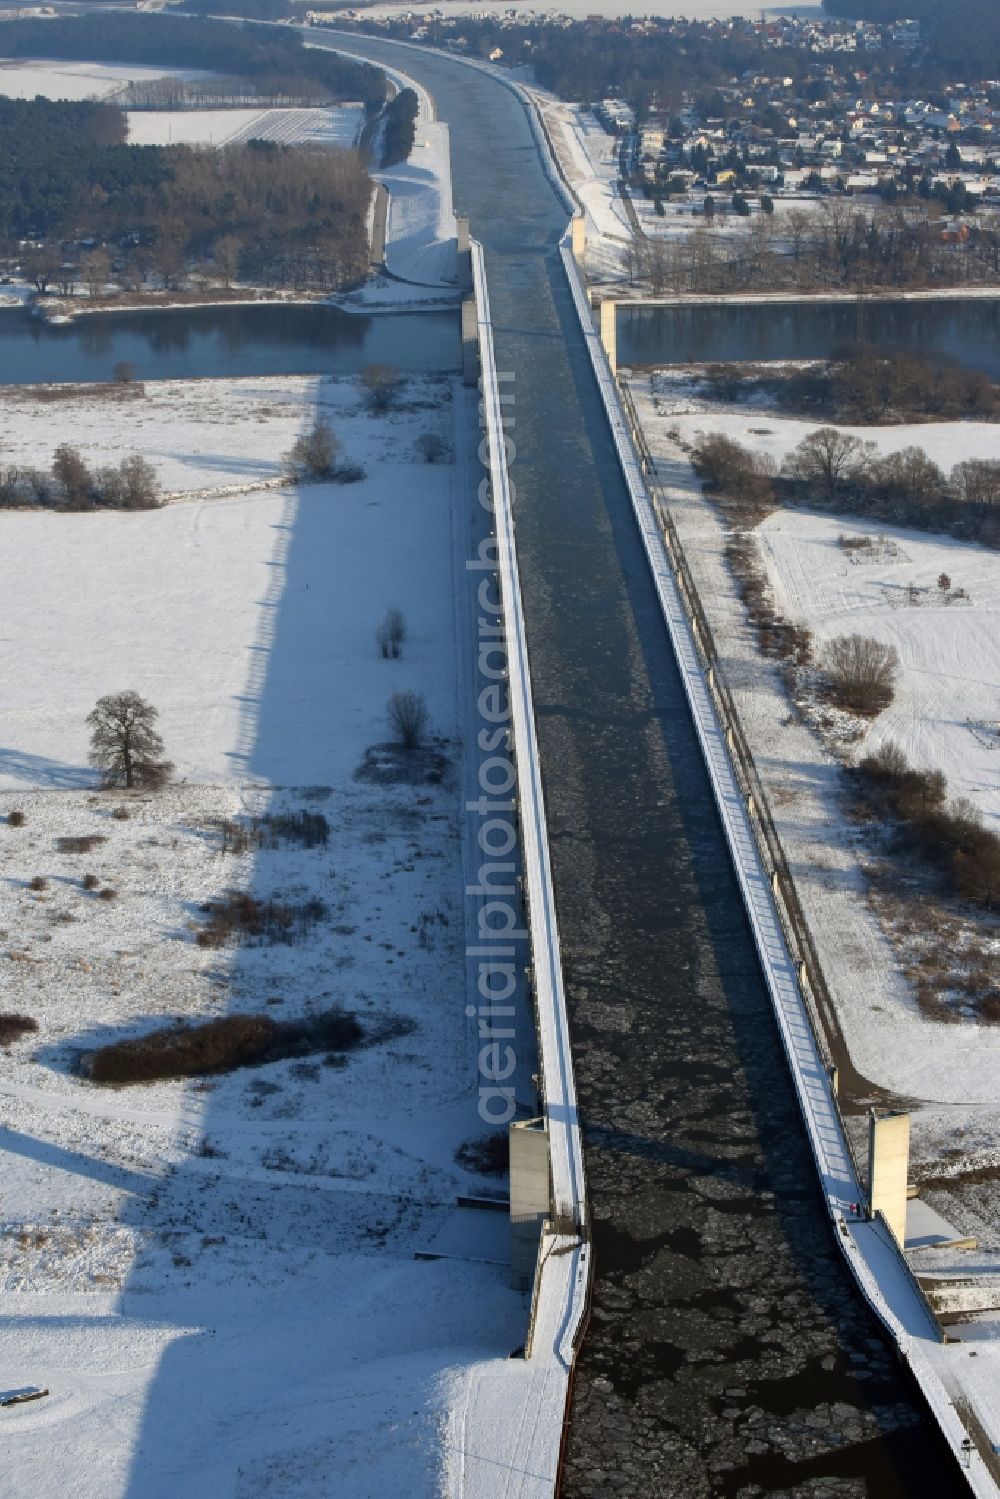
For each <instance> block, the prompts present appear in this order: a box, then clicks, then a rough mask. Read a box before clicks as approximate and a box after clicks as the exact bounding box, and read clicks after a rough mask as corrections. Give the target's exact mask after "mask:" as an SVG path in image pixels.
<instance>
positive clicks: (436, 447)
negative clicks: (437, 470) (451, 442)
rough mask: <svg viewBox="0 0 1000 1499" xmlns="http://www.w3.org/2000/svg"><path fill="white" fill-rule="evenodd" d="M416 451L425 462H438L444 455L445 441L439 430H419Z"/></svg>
mask: <svg viewBox="0 0 1000 1499" xmlns="http://www.w3.org/2000/svg"><path fill="white" fill-rule="evenodd" d="M417 452H418V453H419V454H420V456H421V458H422V459H423V460H424V462H425V463H440V461H441V459H442V458H443V457H444V455H445V441H444V438H443V437H442V436H441V434H440V433H439V432H421V434H420V436H419V437H418V438H417Z"/></svg>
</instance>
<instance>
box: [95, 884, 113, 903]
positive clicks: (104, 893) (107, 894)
mask: <svg viewBox="0 0 1000 1499" xmlns="http://www.w3.org/2000/svg"><path fill="white" fill-rule="evenodd" d="M97 899H98V900H117V899H118V891H117V890H112V888H111V886H110V885H105V887H104V889H103V890H99V891H98V892H97Z"/></svg>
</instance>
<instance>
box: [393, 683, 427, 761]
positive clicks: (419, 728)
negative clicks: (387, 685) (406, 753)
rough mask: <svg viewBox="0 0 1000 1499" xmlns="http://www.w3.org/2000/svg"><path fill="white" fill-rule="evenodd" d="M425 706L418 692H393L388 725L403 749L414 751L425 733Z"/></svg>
mask: <svg viewBox="0 0 1000 1499" xmlns="http://www.w3.org/2000/svg"><path fill="white" fill-rule="evenodd" d="M427 722H428V714H427V704H426V703H425V702H424V700H423V698H422V697H421V696H420V694H419V693H418V692H394V693H393V694H392V697H391V698H390V699H389V723H390V724H391V726H392V729H393V731H394V733H395V734H396V737H397V738H398V739H399V741H400V743H401V744H402V746H403V748H404V749H408V750H412V749H416V748H417V747H418V745H419V744H420V743H421V741H422V740H423V737H424V735H425V733H426V732H427Z"/></svg>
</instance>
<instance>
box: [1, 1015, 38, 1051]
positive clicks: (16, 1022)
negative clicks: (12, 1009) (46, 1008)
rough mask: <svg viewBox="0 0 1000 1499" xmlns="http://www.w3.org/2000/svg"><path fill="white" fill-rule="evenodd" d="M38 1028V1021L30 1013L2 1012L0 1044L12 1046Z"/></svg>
mask: <svg viewBox="0 0 1000 1499" xmlns="http://www.w3.org/2000/svg"><path fill="white" fill-rule="evenodd" d="M37 1029H38V1021H37V1020H33V1019H32V1017H31V1016H30V1015H16V1014H6V1015H5V1014H0V1046H11V1045H13V1043H14V1042H15V1041H20V1039H21V1037H22V1036H27V1035H30V1034H31V1032H32V1031H37Z"/></svg>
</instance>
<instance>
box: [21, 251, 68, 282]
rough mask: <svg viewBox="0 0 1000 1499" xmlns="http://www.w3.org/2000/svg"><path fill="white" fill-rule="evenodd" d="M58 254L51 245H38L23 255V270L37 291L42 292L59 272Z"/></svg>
mask: <svg viewBox="0 0 1000 1499" xmlns="http://www.w3.org/2000/svg"><path fill="white" fill-rule="evenodd" d="M60 258H61V257H60V255H59V253H58V251H57V250H55V249H53V248H52V246H51V245H39V246H38V247H37V248H35V249H32V250H29V251H28V253H27V254H26V255H25V257H24V271H25V275H26V276H27V277H28V280H29V281H30V282H31V283H32V285H33V286H34V288H35V290H36V291H37V292H41V293H42V294H44V293H45V292H47V291H48V289H49V283H50V282H51V281H53V280H55V278H56V276H57V275H58V274H59V262H60Z"/></svg>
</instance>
